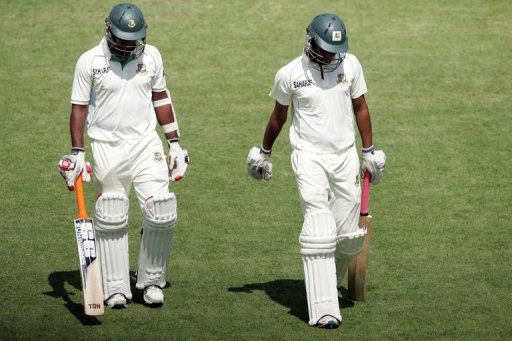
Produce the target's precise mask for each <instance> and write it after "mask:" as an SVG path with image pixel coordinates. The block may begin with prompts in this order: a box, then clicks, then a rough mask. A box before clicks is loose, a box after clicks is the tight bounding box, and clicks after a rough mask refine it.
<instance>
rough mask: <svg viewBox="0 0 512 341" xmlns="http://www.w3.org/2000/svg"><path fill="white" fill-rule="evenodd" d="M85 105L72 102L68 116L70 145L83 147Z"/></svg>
mask: <svg viewBox="0 0 512 341" xmlns="http://www.w3.org/2000/svg"><path fill="white" fill-rule="evenodd" d="M87 111H88V108H87V105H80V104H72V105H71V116H70V118H69V130H70V132H71V147H78V148H84V128H85V119H86V118H87Z"/></svg>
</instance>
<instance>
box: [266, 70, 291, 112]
mask: <svg viewBox="0 0 512 341" xmlns="http://www.w3.org/2000/svg"><path fill="white" fill-rule="evenodd" d="M292 95H293V93H292V90H291V87H290V77H289V75H288V74H287V73H285V72H284V71H283V69H281V70H279V71H277V73H276V76H275V78H274V87H273V88H272V91H270V94H269V96H270V97H272V98H273V99H275V100H276V101H277V102H279V104H282V105H290V104H292Z"/></svg>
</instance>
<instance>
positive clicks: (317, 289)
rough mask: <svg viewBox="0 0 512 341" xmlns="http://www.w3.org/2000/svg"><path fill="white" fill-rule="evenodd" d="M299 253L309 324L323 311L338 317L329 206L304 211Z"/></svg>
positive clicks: (334, 247) (332, 232) (315, 321)
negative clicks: (327, 207) (323, 208)
mask: <svg viewBox="0 0 512 341" xmlns="http://www.w3.org/2000/svg"><path fill="white" fill-rule="evenodd" d="M300 247H301V248H300V253H301V256H302V263H303V265H304V281H305V284H306V295H307V299H308V311H309V324H310V325H312V326H313V325H315V324H316V323H317V322H318V320H319V319H321V318H322V317H323V316H325V315H331V316H334V317H336V318H337V319H338V320H340V321H341V312H340V308H339V304H338V294H337V289H336V268H335V263H334V252H335V250H336V224H335V222H334V217H333V216H332V213H331V212H330V211H329V210H312V211H308V212H306V215H305V218H304V225H303V227H302V232H301V234H300Z"/></svg>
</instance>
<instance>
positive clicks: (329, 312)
mask: <svg viewBox="0 0 512 341" xmlns="http://www.w3.org/2000/svg"><path fill="white" fill-rule="evenodd" d="M306 32H307V34H306V41H305V46H304V53H303V54H302V55H301V56H299V57H297V58H296V59H294V60H292V61H291V62H290V63H288V64H287V65H285V66H284V67H282V68H281V69H280V70H279V71H278V72H277V74H276V76H275V80H274V87H273V89H272V91H271V92H270V96H271V97H273V98H274V99H275V106H274V110H273V112H272V114H271V115H270V119H269V122H268V125H267V127H266V130H265V134H264V137H263V144H262V145H261V147H253V148H252V149H251V150H250V152H249V155H248V157H247V167H248V171H249V174H250V175H251V176H253V177H254V178H257V179H264V180H270V179H271V177H272V164H271V162H270V161H269V158H270V155H271V152H272V145H273V144H274V141H275V140H276V138H277V137H278V135H279V133H280V131H281V129H282V127H283V125H284V123H285V122H286V119H287V113H288V107H289V106H292V114H293V116H292V125H291V128H290V142H291V146H292V154H291V163H292V168H293V171H294V173H295V178H296V183H297V187H298V191H299V196H300V199H301V204H302V213H303V216H304V223H303V226H302V231H301V233H300V238H299V243H300V253H301V258H302V262H303V267H304V280H305V285H306V294H307V301H308V310H309V324H310V325H312V326H316V327H320V328H337V327H338V326H339V325H340V323H341V319H342V317H341V312H340V308H339V303H338V290H337V286H340V285H341V282H342V280H343V277H344V275H345V273H346V272H347V268H348V265H349V263H350V261H351V259H352V258H353V257H355V256H357V254H358V253H359V252H361V250H362V248H363V245H364V240H365V234H366V230H365V229H364V228H360V227H359V226H358V220H359V211H360V202H361V188H360V182H361V174H363V173H364V172H365V171H368V172H369V173H370V174H371V181H372V183H373V184H377V183H379V182H380V181H381V177H382V175H383V170H384V167H385V163H386V156H385V154H384V152H382V151H380V150H375V148H374V146H373V138H372V126H371V120H370V114H369V111H368V106H367V104H366V100H365V97H364V94H365V93H366V92H367V89H366V83H365V80H364V76H363V71H362V67H361V64H360V63H359V61H358V60H357V58H356V57H355V56H354V55H352V54H349V53H347V50H348V37H347V33H346V29H345V24H344V23H343V21H342V20H341V19H340V18H339V17H338V16H336V15H334V14H320V15H318V16H316V17H315V18H314V19H313V20H312V22H311V23H310V25H309V26H308V27H307V30H306ZM354 117H355V123H356V124H357V127H358V129H359V133H360V135H361V139H362V147H363V149H362V159H363V160H362V163H361V164H360V162H359V157H358V153H357V150H356V145H355V130H354Z"/></svg>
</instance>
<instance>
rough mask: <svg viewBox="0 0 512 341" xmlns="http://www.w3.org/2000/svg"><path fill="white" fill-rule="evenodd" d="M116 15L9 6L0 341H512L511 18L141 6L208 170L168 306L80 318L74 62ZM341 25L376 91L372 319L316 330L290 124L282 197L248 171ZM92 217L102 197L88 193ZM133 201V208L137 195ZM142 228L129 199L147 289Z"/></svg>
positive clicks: (315, 6) (391, 4)
mask: <svg viewBox="0 0 512 341" xmlns="http://www.w3.org/2000/svg"><path fill="white" fill-rule="evenodd" d="M114 4H115V2H113V1H110V0H109V1H99V0H95V1H82V2H78V1H67V0H66V1H57V0H43V1H33V0H20V1H14V0H3V1H1V2H0V13H1V14H0V29H1V31H2V38H1V41H2V48H1V49H0V60H1V62H0V74H1V77H2V81H1V83H0V115H1V122H2V123H1V128H0V132H1V143H0V162H1V167H0V187H1V196H0V229H1V238H0V262H1V263H0V264H1V271H0V289H1V290H0V292H1V294H0V297H1V299H0V339H2V340H17V339H51V340H54V339H68V340H77V339H87V340H89V339H91V340H92V339H95V340H98V339H101V340H114V339H134V340H136V339H148V340H149V339H153V340H185V339H190V340H195V339H198V340H203V339H216V340H240V339H241V340H258V339H265V340H274V339H283V340H303V339H304V340H313V339H319V338H325V339H332V340H335V339H336V340H339V339H342V338H343V339H478V340H480V339H487V340H493V339H510V338H512V318H511V315H510V311H511V309H510V308H511V305H510V301H511V298H512V295H511V293H512V247H511V245H512V234H511V233H510V225H511V221H512V205H511V204H512V194H511V193H512V181H511V180H510V179H511V177H510V171H511V169H512V162H511V151H512V134H511V132H512V104H511V103H512V102H511V91H510V89H511V85H510V84H512V68H511V67H510V66H511V57H512V48H511V46H512V21H511V19H510V18H511V17H512V2H510V1H506V0H502V1H499V0H494V1H489V0H487V1H485V0H480V1H479V0H465V1H462V0H457V1H455V0H453V1H429V2H427V1H406V0H391V1H376V0H371V1H364V2H362V1H343V2H341V1H320V0H318V1H316V0H315V1H292V0H283V1H245V0H244V1H235V0H229V1H197V0H195V1H163V0H161V1H160V0H155V1H149V0H147V1H139V2H137V4H139V5H140V6H141V8H142V10H143V11H144V14H145V16H146V20H147V21H148V23H149V33H148V42H149V43H151V44H154V45H156V46H157V47H158V48H159V49H160V51H161V53H162V55H163V58H164V65H165V67H166V73H167V82H168V84H169V86H170V90H171V92H172V95H173V99H174V103H175V106H176V109H177V112H178V115H179V119H180V126H181V131H182V143H181V144H182V146H183V147H186V148H188V150H189V152H190V155H191V159H192V164H191V167H190V168H189V171H188V174H187V177H186V179H185V180H184V181H182V182H180V183H178V184H176V185H173V186H172V187H171V190H172V191H174V192H175V193H176V195H177V197H178V206H179V223H178V227H177V230H176V233H175V243H174V249H173V251H172V254H171V261H170V265H169V276H168V286H167V288H166V289H165V294H166V302H165V305H164V306H163V307H162V308H160V309H150V308H148V307H146V306H144V305H143V304H141V296H140V293H139V292H137V291H135V292H134V293H135V299H134V302H133V303H132V304H130V305H129V306H128V308H127V309H125V310H117V311H112V310H107V311H106V313H105V315H103V316H101V317H99V318H97V319H96V318H87V317H85V316H84V315H83V312H82V311H83V306H82V295H81V290H80V285H79V273H78V267H77V255H76V245H75V241H74V235H73V234H74V232H73V227H72V219H73V218H74V217H75V214H76V213H75V210H76V208H75V201H74V195H73V193H71V192H68V191H67V189H66V187H65V184H64V182H63V180H62V178H61V177H60V175H59V173H58V171H57V163H58V160H59V159H60V157H61V156H62V155H63V154H64V153H67V152H68V150H69V147H70V142H69V133H68V116H69V112H70V104H69V97H70V91H71V81H72V77H73V71H74V66H75V63H76V60H77V59H78V57H79V56H80V54H81V53H83V52H84V51H86V50H87V49H89V48H90V47H92V46H94V45H96V44H97V43H98V42H99V40H100V39H101V35H102V32H103V20H104V17H105V16H106V15H107V13H108V12H109V10H110V9H111V7H112V6H113V5H114ZM326 11H331V12H335V13H337V14H339V15H340V16H341V17H342V18H343V19H344V20H345V23H346V24H347V29H348V34H349V37H350V40H349V41H350V52H352V53H354V54H355V55H356V56H358V58H359V59H360V61H361V63H362V65H363V68H364V71H365V77H366V81H367V85H368V89H369V93H368V94H367V101H368V103H369V106H370V112H371V113H372V119H373V126H374V142H375V144H376V146H377V147H379V148H380V149H383V150H384V151H386V153H387V156H388V165H387V167H386V173H385V176H384V181H383V183H382V184H381V185H379V186H377V187H373V189H372V197H371V204H370V207H371V212H372V214H373V216H374V230H373V239H372V250H371V264H370V281H371V283H370V292H369V300H368V302H366V303H352V302H347V301H342V302H341V303H342V314H343V319H344V321H343V325H342V327H341V328H340V329H337V330H334V331H326V330H317V329H315V328H311V327H309V326H308V324H307V322H306V320H307V305H306V301H305V289H304V284H303V280H302V278H303V274H302V264H301V261H300V257H299V248H298V235H299V232H300V229H301V224H302V217H301V212H300V206H299V199H298V195H297V191H296V188H295V181H294V177H293V172H292V170H291V166H290V162H289V153H290V147H289V142H288V135H287V130H288V126H289V124H287V126H286V127H287V128H286V131H283V132H282V134H281V136H280V138H279V139H278V141H277V143H276V145H275V147H274V154H273V157H272V158H273V163H274V179H272V181H270V182H268V183H260V182H256V181H252V180H251V179H250V178H249V177H248V175H247V173H246V170H245V158H246V155H247V152H248V150H249V149H250V147H251V146H253V145H257V144H259V143H261V139H262V135H263V130H264V127H265V125H266V122H267V120H268V116H269V114H270V111H271V109H272V108H273V101H272V100H271V98H269V97H268V92H269V91H270V89H271V87H272V82H273V78H274V74H275V72H276V70H277V69H278V68H279V67H281V66H282V65H284V64H286V63H287V62H288V61H289V60H291V59H292V58H294V57H296V56H298V55H299V54H300V53H301V49H302V44H303V39H304V34H305V28H306V26H307V24H308V23H309V21H310V20H311V19H312V18H313V17H314V16H315V15H316V14H318V13H321V12H326ZM86 191H87V200H88V205H89V211H91V213H92V207H93V202H94V196H93V187H92V186H91V185H89V186H87V187H86ZM131 199H135V197H134V196H132V198H131ZM139 231H140V212H139V209H138V207H137V203H136V200H131V211H130V232H129V233H130V234H129V236H130V248H131V249H130V259H131V268H132V269H133V271H134V270H135V265H136V261H137V252H138V243H139Z"/></svg>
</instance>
